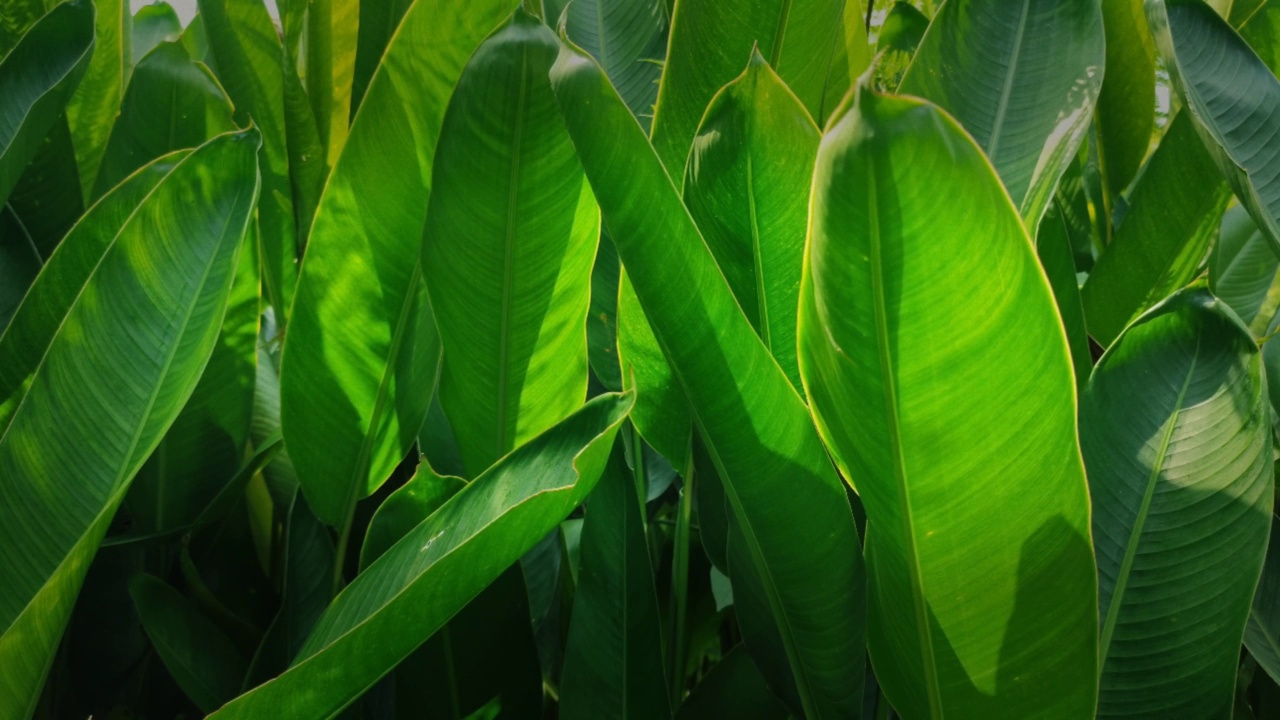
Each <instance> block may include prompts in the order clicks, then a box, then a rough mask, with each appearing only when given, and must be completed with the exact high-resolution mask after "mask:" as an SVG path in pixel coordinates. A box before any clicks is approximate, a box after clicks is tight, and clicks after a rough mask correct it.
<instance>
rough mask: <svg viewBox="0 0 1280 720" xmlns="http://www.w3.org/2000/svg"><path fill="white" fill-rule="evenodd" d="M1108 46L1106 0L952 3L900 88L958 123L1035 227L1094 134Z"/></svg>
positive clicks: (935, 22) (1029, 224)
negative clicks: (1091, 130)
mask: <svg viewBox="0 0 1280 720" xmlns="http://www.w3.org/2000/svg"><path fill="white" fill-rule="evenodd" d="M1103 44H1104V42H1103V30H1102V8H1101V6H1100V5H1099V0H1023V1H1022V2H1013V1H1011V0H950V2H947V3H946V4H944V5H943V6H942V8H940V9H939V10H938V15H937V16H936V17H935V18H934V19H933V22H932V23H930V25H929V30H928V31H927V32H926V33H925V36H924V39H923V40H922V41H920V48H919V49H918V50H917V51H916V56H915V59H914V60H913V61H912V63H911V66H910V67H909V68H907V74H906V76H905V77H903V78H902V86H901V87H900V88H899V92H902V93H906V94H908V95H919V96H920V97H923V98H926V99H928V100H931V101H933V102H935V103H937V104H938V105H940V106H941V107H942V108H943V109H944V110H946V111H947V112H949V113H951V114H952V115H953V116H955V118H956V119H957V120H959V121H960V124H961V125H962V126H964V129H965V130H968V131H969V134H970V135H973V138H974V139H975V140H977V141H978V145H979V146H980V147H982V149H983V151H984V152H986V154H987V156H988V157H989V158H991V163H992V164H993V165H995V168H996V172H998V173H999V174H1000V179H1001V180H1003V181H1004V184H1005V187H1006V188H1008V190H1009V195H1011V196H1012V197H1013V201H1014V203H1016V204H1017V206H1018V209H1019V212H1020V213H1021V214H1022V219H1023V222H1024V224H1025V225H1026V226H1027V227H1028V228H1031V229H1032V230H1033V231H1034V229H1035V228H1038V227H1039V225H1040V216H1041V215H1043V214H1044V211H1045V208H1046V207H1048V204H1049V201H1050V200H1051V199H1052V198H1053V192H1054V190H1055V189H1056V188H1057V186H1058V180H1059V179H1060V178H1061V177H1062V174H1063V172H1065V171H1066V169H1067V165H1068V163H1070V162H1071V161H1072V160H1073V159H1074V158H1075V154H1076V150H1077V149H1079V147H1080V142H1081V141H1082V140H1083V139H1084V136H1085V133H1086V132H1087V131H1088V129H1089V121H1090V119H1091V118H1092V117H1093V107H1094V102H1095V100H1096V99H1097V97H1098V92H1099V90H1100V88H1101V86H1102V72H1103V66H1104V64H1105V61H1106V58H1105V50H1104V47H1103ZM1148 112H1149V111H1148Z"/></svg>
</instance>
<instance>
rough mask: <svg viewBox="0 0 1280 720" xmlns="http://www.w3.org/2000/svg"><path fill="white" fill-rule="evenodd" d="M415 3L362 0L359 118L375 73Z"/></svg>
mask: <svg viewBox="0 0 1280 720" xmlns="http://www.w3.org/2000/svg"><path fill="white" fill-rule="evenodd" d="M411 5H413V0H361V1H360V22H359V28H358V29H357V31H356V58H355V65H354V66H353V68H352V74H351V116H352V117H355V114H356V110H357V108H359V107H360V101H361V100H363V99H364V94H365V91H366V90H368V89H369V81H370V80H371V79H373V72H374V71H375V70H377V69H378V63H379V62H381V61H382V53H384V52H386V49H387V43H389V42H391V36H392V35H394V34H395V32H396V28H397V27H398V26H399V25H400V21H401V20H402V19H403V18H404V14H405V13H406V12H408V10H409V7H410V6H411Z"/></svg>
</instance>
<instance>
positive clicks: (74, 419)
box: [0, 131, 258, 717]
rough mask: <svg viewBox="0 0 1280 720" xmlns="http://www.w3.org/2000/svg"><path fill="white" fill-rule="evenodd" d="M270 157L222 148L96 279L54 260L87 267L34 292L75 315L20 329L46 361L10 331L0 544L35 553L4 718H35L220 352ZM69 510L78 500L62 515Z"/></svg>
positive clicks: (13, 577)
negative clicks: (97, 562) (87, 594)
mask: <svg viewBox="0 0 1280 720" xmlns="http://www.w3.org/2000/svg"><path fill="white" fill-rule="evenodd" d="M257 143H258V141H257V134H256V133H255V132H252V131H249V132H242V133H235V134H228V135H222V136H219V137H217V138H215V139H214V140H212V141H210V142H209V143H207V144H205V145H204V146H202V147H201V148H199V149H198V150H196V151H195V152H193V153H191V154H190V155H189V156H187V157H186V158H184V159H183V160H181V161H180V162H178V163H177V164H176V165H175V166H174V168H173V170H172V171H170V172H169V173H168V174H167V175H166V176H165V177H164V178H163V179H162V180H161V181H160V182H159V184H157V185H156V186H155V188H154V189H153V190H152V191H151V192H150V193H148V194H147V195H146V196H145V198H144V199H143V200H142V201H141V204H140V205H139V206H138V207H137V209H136V210H135V211H134V212H133V213H132V214H130V215H128V217H127V219H124V220H123V222H121V223H120V224H117V225H114V226H112V227H107V228H103V229H99V230H95V233H100V234H101V235H107V236H110V237H111V240H110V241H109V243H108V247H107V248H106V250H105V252H103V254H102V255H101V258H100V259H99V260H98V262H97V263H96V264H90V265H89V266H88V267H89V268H90V270H89V271H88V272H87V273H85V272H83V271H82V272H81V273H79V274H76V273H70V274H68V273H61V272H58V271H57V270H54V269H51V268H54V267H55V265H54V262H53V260H57V259H58V257H57V256H61V255H63V254H66V255H67V256H68V257H76V256H81V257H82V256H83V255H84V253H81V252H77V248H76V247H75V246H74V245H71V240H70V239H68V241H67V242H64V243H63V245H62V249H61V250H60V251H59V252H58V253H56V254H55V258H54V259H53V260H51V261H50V263H49V265H48V266H47V267H46V269H45V271H44V272H43V273H42V274H41V276H40V277H39V278H38V279H37V280H36V286H37V288H39V286H42V285H44V284H46V283H48V284H49V287H48V289H47V290H48V293H47V294H48V296H49V297H52V298H72V300H71V301H70V302H69V303H68V302H67V301H66V300H60V301H59V302H60V303H61V306H60V307H58V308H57V312H56V313H54V317H55V318H56V320H57V321H56V322H55V323H52V324H44V323H43V322H42V321H43V319H44V310H45V309H44V308H37V307H36V306H34V305H33V306H32V309H31V310H28V309H27V305H26V304H25V303H24V306H23V307H22V308H20V309H19V311H18V315H17V316H16V317H15V318H14V321H13V326H14V327H17V326H19V323H21V324H22V325H26V324H27V323H28V322H31V323H33V324H34V323H39V324H41V325H42V326H43V327H46V328H53V332H50V331H49V330H47V329H46V330H44V331H43V338H42V339H44V341H45V342H43V343H42V344H40V345H38V346H34V345H31V344H28V343H16V344H14V345H10V343H11V342H14V340H16V338H15V339H14V340H10V336H11V335H12V333H13V332H14V330H13V329H12V328H11V329H10V330H9V331H7V332H6V333H5V336H4V337H0V347H3V348H4V350H3V352H0V358H4V359H5V362H6V364H7V363H8V362H9V358H11V357H15V356H16V355H19V354H21V355H22V356H23V358H25V360H24V362H28V364H27V365H26V367H25V368H20V369H19V372H18V373H16V374H11V373H10V372H6V373H5V374H4V377H5V378H6V383H5V387H4V391H3V392H0V398H3V400H0V402H3V403H4V407H6V408H12V409H11V410H9V411H8V412H7V414H6V417H5V420H4V423H3V425H2V426H0V427H3V428H4V429H3V431H0V432H2V433H3V434H2V435H0V477H5V478H6V479H8V480H9V482H6V483H3V484H2V485H0V543H3V544H4V545H5V546H8V547H18V546H21V547H22V548H23V552H22V553H17V554H14V553H9V554H6V555H5V556H4V559H3V560H2V561H0V586H3V587H5V588H6V592H5V593H4V594H3V595H0V628H4V634H3V635H2V636H0V666H3V667H4V668H5V673H4V674H3V676H0V685H2V688H0V689H2V690H3V692H0V714H3V715H4V716H6V717H12V716H24V715H26V714H27V713H28V712H29V711H30V708H31V707H32V706H33V704H34V702H35V699H36V696H37V695H38V692H39V688H40V685H41V680H42V678H43V677H44V674H45V672H46V671H47V670H48V667H49V663H50V661H51V660H52V657H53V652H54V650H55V648H56V647H57V644H58V639H59V637H60V636H61V634H62V628H63V625H64V624H65V622H66V619H67V616H68V615H69V613H70V612H71V607H72V603H73V602H74V600H75V595H76V591H77V590H78V589H79V586H80V583H81V581H82V580H83V578H84V572H85V570H86V568H87V566H88V563H89V560H90V559H91V558H92V557H93V553H94V551H95V550H96V549H97V546H98V542H99V541H100V540H101V539H102V536H103V534H104V533H105V532H106V529H107V525H108V523H109V522H110V520H111V517H112V516H113V515H114V514H115V509H116V507H117V506H118V505H119V503H120V501H121V499H122V498H123V496H124V493H125V491H126V490H127V488H128V485H129V480H130V479H131V478H132V477H133V475H134V474H135V473H136V472H137V470H138V468H139V467H140V466H141V465H142V463H143V461H145V460H146V458H147V457H148V456H149V455H150V454H151V452H152V450H153V449H154V448H155V446H156V444H157V443H158V442H159V441H160V438H161V437H162V436H163V434H164V432H165V431H166V430H167V429H168V427H169V425H170V424H171V423H172V422H173V420H174V418H175V417H177V415H178V412H179V411H180V410H181V409H182V406H183V404H184V403H185V402H186V400H187V397H188V396H189V395H190V394H191V392H192V390H193V389H194V388H195V385H196V382H197V380H198V379H199V377H200V373H201V372H202V371H203V369H204V366H205V363H206V361H207V360H208V359H209V355H210V353H211V352H212V351H213V347H214V343H215V341H216V339H217V337H218V330H219V328H220V327H221V325H222V318H223V314H224V312H225V310H226V304H227V296H228V293H229V291H230V289H231V283H232V278H233V276H234V274H235V267H236V257H237V255H238V251H239V249H240V247H241V245H242V241H243V239H244V234H245V232H246V230H247V227H248V223H249V218H250V213H251V211H252V209H253V204H254V199H255V197H256V195H257V187H258V180H257V168H256V164H255V159H254V155H255V151H256V147H257ZM91 213H92V211H91ZM74 232H75V231H73V233H74ZM69 275H73V276H69ZM37 288H33V290H32V293H35V292H36V291H37ZM28 312H30V313H31V314H32V317H31V318H30V319H27V318H25V317H24V316H25V315H26V314H27V313H28ZM33 326H34V325H33ZM19 346H20V348H21V349H20V351H18V350H15V348H18V347H19ZM32 358H34V362H30V360H31V359H32ZM10 378H14V379H16V380H17V382H18V383H19V384H16V385H15V384H10V382H11V381H10V380H9V379H10ZM69 408H73V409H69ZM67 497H75V498H78V499H79V500H78V502H76V503H62V502H52V501H51V500H50V498H67ZM36 528H39V530H38V532H37V530H36Z"/></svg>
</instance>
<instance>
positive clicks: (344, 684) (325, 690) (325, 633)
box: [211, 80, 631, 720]
mask: <svg viewBox="0 0 1280 720" xmlns="http://www.w3.org/2000/svg"><path fill="white" fill-rule="evenodd" d="M375 82H376V80H375ZM371 92H372V90H371ZM630 405H631V400H630V398H629V396H625V395H603V396H601V397H598V398H596V399H594V400H592V401H591V402H589V403H587V404H586V405H585V406H583V407H582V408H581V409H580V410H578V411H577V412H575V413H574V414H572V415H570V416H569V417H568V418H565V419H564V420H563V421H561V422H560V423H559V424H558V425H556V426H555V427H553V428H552V429H551V430H548V431H547V432H546V433H544V434H542V435H540V436H539V437H538V438H536V439H534V440H533V441H531V442H530V443H529V444H527V445H524V446H522V447H520V448H519V449H517V450H516V451H515V452H513V453H511V454H510V455H508V456H507V457H505V458H503V459H502V461H501V462H499V463H498V464H497V465H495V466H494V467H492V468H490V469H489V470H488V471H487V472H486V473H485V474H483V475H481V476H480V477H478V478H476V479H475V480H473V481H472V482H471V483H470V484H469V485H467V487H466V488H465V489H463V490H461V491H459V492H458V494H457V495H455V496H454V497H453V498H452V499H451V500H449V501H448V502H447V503H445V504H444V505H442V506H441V507H440V508H439V509H438V510H437V511H436V512H435V513H433V514H432V515H431V516H430V517H429V518H427V519H426V520H424V521H422V522H421V523H419V524H418V525H417V526H416V527H414V528H413V530H411V531H410V532H409V533H408V534H406V535H405V536H404V537H403V538H402V539H401V540H400V541H399V542H397V543H396V544H395V545H393V546H392V547H391V548H390V549H389V550H387V551H386V552H385V553H383V555H382V556H381V557H380V558H379V559H378V560H377V562H374V563H373V564H372V565H370V566H369V567H368V568H367V569H365V571H364V572H362V573H360V575H359V576H357V577H356V579H355V580H354V581H353V582H352V583H351V584H350V585H348V586H347V588H346V589H345V590H343V591H342V593H341V594H340V595H338V597H337V599H336V600H334V602H333V604H332V605H330V606H329V609H328V610H327V611H325V614H324V616H323V617H321V618H320V622H319V624H318V625H317V626H316V629H315V631H314V632H313V633H312V634H311V637H310V638H308V640H307V643H306V645H304V646H303V648H302V651H301V652H300V653H299V655H298V657H297V659H295V660H294V663H293V665H292V666H291V667H290V668H289V669H288V670H286V671H285V672H284V674H283V675H281V676H280V677H278V678H275V679H274V680H271V681H269V682H267V683H266V684H264V685H262V686H260V687H258V688H256V689H254V690H253V691H251V692H249V693H247V694H245V695H242V696H240V697H239V698H237V699H235V700H233V701H232V702H230V703H228V704H227V705H226V706H224V707H223V708H222V709H221V710H219V711H218V712H216V713H214V714H213V715H212V716H211V717H213V718H217V719H218V720H229V719H230V718H241V717H245V718H248V717H260V716H261V714H262V713H264V712H265V713H270V714H271V715H272V716H273V717H279V718H307V719H314V718H332V717H334V716H336V715H337V714H338V713H339V712H340V711H341V710H342V709H343V708H344V707H346V706H347V705H348V704H350V703H351V702H352V701H354V700H355V699H356V698H358V697H359V696H360V695H361V694H363V693H364V691H365V690H366V689H367V688H369V687H370V686H371V685H372V684H373V683H374V682H375V681H377V679H378V678H380V677H382V676H383V675H384V674H386V673H387V672H389V671H390V670H391V669H392V668H394V667H395V666H396V664H397V663H399V662H400V661H401V660H402V659H404V658H405V657H406V656H408V655H409V654H410V653H411V652H413V650H414V648H416V647H417V646H419V645H421V644H422V642H423V641H424V640H426V639H427V638H428V637H429V636H430V635H431V634H432V633H434V632H435V631H436V630H437V629H439V628H440V627H441V626H442V625H443V624H444V623H445V622H446V621H447V620H448V619H449V618H450V617H451V616H452V615H453V614H454V613H456V612H457V611H458V610H459V609H461V608H462V607H463V606H464V605H466V604H467V602H468V601H470V600H471V599H472V598H473V597H475V596H476V595H477V594H478V593H479V592H480V591H481V590H483V589H484V588H485V587H486V586H487V585H489V584H490V583H491V582H493V580H494V579H495V578H497V577H498V576H499V575H500V574H501V573H502V571H504V570H505V569H506V568H508V567H509V566H510V565H511V564H512V563H514V562H515V561H516V560H517V559H519V557H520V556H521V555H523V554H524V553H525V552H527V551H528V550H529V549H530V548H532V547H533V546H534V545H535V544H536V543H537V542H538V540H540V539H541V538H542V537H543V536H544V535H546V534H547V533H548V532H549V531H550V530H551V529H552V528H554V527H556V525H558V524H559V523H560V521H561V520H563V519H564V518H565V517H566V516H567V515H568V514H569V512H570V511H571V510H572V509H573V508H574V507H575V506H576V505H577V504H578V503H579V502H581V501H582V500H583V499H584V498H585V496H586V495H587V494H588V493H589V492H590V491H591V489H592V488H593V487H594V486H595V484H596V481H597V480H598V479H599V477H600V474H601V472H602V471H603V470H604V465H605V461H606V459H607V458H608V453H609V447H610V446H611V445H612V444H613V438H614V436H615V435H616V434H617V430H618V427H619V426H620V425H621V423H622V420H623V419H624V418H625V417H626V413H627V410H629V409H630Z"/></svg>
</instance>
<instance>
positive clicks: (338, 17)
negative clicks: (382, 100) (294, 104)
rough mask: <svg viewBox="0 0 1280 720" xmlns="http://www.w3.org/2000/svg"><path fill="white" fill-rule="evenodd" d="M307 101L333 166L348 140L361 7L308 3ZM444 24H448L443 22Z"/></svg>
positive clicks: (332, 0)
mask: <svg viewBox="0 0 1280 720" xmlns="http://www.w3.org/2000/svg"><path fill="white" fill-rule="evenodd" d="M306 8H307V15H306V29H307V30H306V43H305V44H304V47H305V49H306V53H307V55H306V63H307V74H306V81H307V97H309V98H310V99H311V110H312V112H313V113H315V117H316V129H317V130H319V132H320V142H321V145H322V146H323V147H324V148H325V155H326V157H328V158H329V159H330V161H331V162H333V161H336V159H337V157H338V153H339V152H340V151H341V150H342V146H343V144H344V143H345V142H346V140H347V131H348V127H349V124H350V122H351V120H352V118H351V82H352V80H353V78H354V77H355V67H356V41H357V39H358V37H359V32H358V28H359V24H360V3H358V2H348V1H346V0H308V2H307V3H306ZM440 22H441V23H442V24H443V23H445V22H448V21H447V20H446V19H445V18H443V17H442V18H440Z"/></svg>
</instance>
